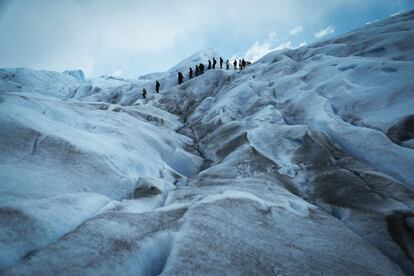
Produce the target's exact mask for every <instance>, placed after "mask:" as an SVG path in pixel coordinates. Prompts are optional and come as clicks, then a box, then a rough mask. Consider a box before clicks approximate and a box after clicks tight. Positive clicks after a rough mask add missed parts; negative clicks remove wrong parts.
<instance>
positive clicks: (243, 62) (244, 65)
mask: <svg viewBox="0 0 414 276" xmlns="http://www.w3.org/2000/svg"><path fill="white" fill-rule="evenodd" d="M242 68H243V69H244V68H246V61H245V60H244V59H242Z"/></svg>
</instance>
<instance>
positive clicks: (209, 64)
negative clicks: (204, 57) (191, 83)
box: [207, 60, 211, 70]
mask: <svg viewBox="0 0 414 276" xmlns="http://www.w3.org/2000/svg"><path fill="white" fill-rule="evenodd" d="M210 69H211V61H210V60H208V67H207V70H210Z"/></svg>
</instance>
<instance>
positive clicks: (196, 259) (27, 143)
mask: <svg viewBox="0 0 414 276" xmlns="http://www.w3.org/2000/svg"><path fill="white" fill-rule="evenodd" d="M413 37H414V12H413V11H411V12H407V13H402V14H398V15H395V16H392V17H390V18H387V19H384V20H382V21H378V22H375V23H371V24H368V25H365V26H363V27H361V28H359V29H356V30H354V31H352V32H350V33H347V34H344V35H341V36H339V37H335V38H332V39H329V40H325V41H321V42H317V43H314V44H311V45H309V46H305V47H301V48H298V49H285V50H282V51H275V52H271V53H269V54H267V55H266V56H264V57H263V58H261V59H259V60H258V61H257V62H255V63H253V64H251V65H250V66H248V67H247V68H246V69H244V70H242V71H238V70H220V69H216V70H208V71H206V72H205V73H204V74H203V75H200V76H198V77H195V78H193V79H191V80H188V79H185V82H184V83H183V84H181V85H177V83H176V82H177V79H176V76H177V71H182V72H187V70H188V68H189V67H193V66H194V65H195V64H198V63H201V62H202V63H204V64H206V62H207V60H208V59H212V58H213V57H216V58H217V57H219V54H218V53H216V52H215V51H214V50H212V49H209V50H206V51H202V52H199V53H196V54H193V55H191V56H189V57H188V58H187V59H185V60H183V61H182V62H180V63H179V64H177V65H176V66H174V67H173V68H171V69H170V70H168V71H166V72H158V73H151V74H147V75H144V76H141V77H139V78H137V79H122V78H118V77H113V76H102V77H99V78H91V79H85V76H84V74H83V72H82V71H80V70H67V71H65V72H64V73H57V72H50V71H44V70H42V71H39V70H32V69H28V68H3V69H0V126H1V129H2V131H1V132H0V273H1V274H4V275H25V274H30V275H44V274H58V275H86V274H87V275H107V274H116V273H118V274H121V275H159V274H163V275H193V274H194V275H204V274H209V275H223V274H224V275H252V274H254V275H257V274H258V275H303V274H306V275H320V274H327V275H333V274H335V275H350V274H351V275H404V274H405V275H412V274H413V273H414V263H413V258H414V234H413V233H414V192H413V189H414V181H413V177H414V123H413V122H414V119H413V118H414V109H413V107H414V40H413V39H412V38H413ZM186 77H187V75H186ZM155 80H159V81H160V83H161V92H160V93H159V94H156V93H155V91H154V83H155ZM142 88H146V89H147V91H149V93H148V95H147V98H146V99H142V97H141V90H142Z"/></svg>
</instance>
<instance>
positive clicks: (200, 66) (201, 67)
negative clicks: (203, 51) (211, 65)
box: [198, 63, 204, 75]
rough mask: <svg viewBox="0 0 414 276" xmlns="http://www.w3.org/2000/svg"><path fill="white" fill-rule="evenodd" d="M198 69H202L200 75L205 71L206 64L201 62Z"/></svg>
mask: <svg viewBox="0 0 414 276" xmlns="http://www.w3.org/2000/svg"><path fill="white" fill-rule="evenodd" d="M198 69H199V70H200V75H201V74H203V73H204V64H202V63H200V65H199V66H198Z"/></svg>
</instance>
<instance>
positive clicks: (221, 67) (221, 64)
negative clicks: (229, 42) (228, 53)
mask: <svg viewBox="0 0 414 276" xmlns="http://www.w3.org/2000/svg"><path fill="white" fill-rule="evenodd" d="M220 69H223V59H222V58H221V57H220Z"/></svg>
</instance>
